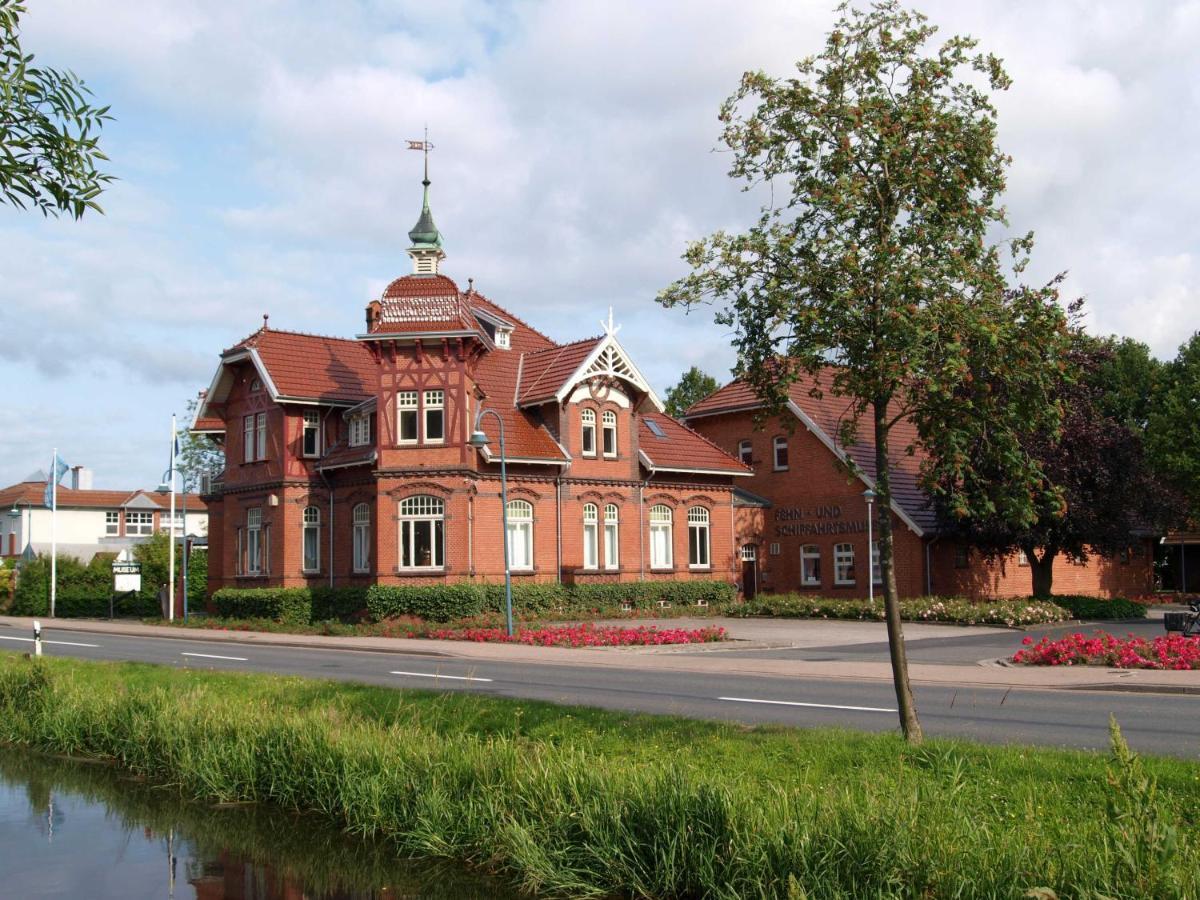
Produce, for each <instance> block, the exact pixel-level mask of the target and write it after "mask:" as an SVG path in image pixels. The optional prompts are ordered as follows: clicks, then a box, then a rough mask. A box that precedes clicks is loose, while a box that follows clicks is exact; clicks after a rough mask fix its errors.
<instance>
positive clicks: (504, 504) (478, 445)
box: [467, 408, 513, 637]
mask: <svg viewBox="0 0 1200 900" xmlns="http://www.w3.org/2000/svg"><path fill="white" fill-rule="evenodd" d="M487 415H490V416H495V417H496V424H497V425H499V426H500V539H501V542H502V543H503V546H504V613H505V621H506V622H507V625H508V636H509V637H512V634H513V612H512V570H511V569H510V568H509V565H508V470H507V467H506V466H505V462H504V420H503V419H501V418H500V414H499V413H498V412H496V411H495V410H494V409H483V408H480V410H479V412H478V413H477V414H476V416H475V428H474V430H473V431H472V432H471V437H470V438H469V439H468V441H467V443H469V444H470V445H471V446H472V447H474V448H475V449H476V450H482V449H483V448H484V447H486V446H487V443H488V436H487V435H486V434H484V433H483V430H482V429H481V428H480V427H479V423H480V422H482V421H483V417H484V416H487Z"/></svg>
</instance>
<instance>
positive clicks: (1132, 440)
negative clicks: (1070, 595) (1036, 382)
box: [942, 330, 1172, 598]
mask: <svg viewBox="0 0 1200 900" xmlns="http://www.w3.org/2000/svg"><path fill="white" fill-rule="evenodd" d="M1123 352H1124V354H1125V356H1124V357H1122V356H1120V355H1118V350H1117V345H1115V344H1114V343H1113V342H1112V341H1103V340H1097V339H1095V338H1092V337H1089V336H1088V335H1086V334H1084V333H1083V332H1082V331H1081V330H1073V331H1072V335H1071V350H1070V354H1069V355H1068V357H1067V358H1066V363H1067V367H1066V368H1065V369H1064V371H1063V372H1062V373H1061V374H1060V376H1059V378H1058V384H1057V386H1056V388H1055V393H1056V394H1057V396H1058V397H1059V399H1060V401H1061V402H1062V404H1063V406H1064V408H1065V412H1064V417H1063V422H1062V429H1061V430H1060V431H1059V432H1046V431H1044V430H1041V429H1039V428H1038V427H1036V425H1030V426H1028V427H1025V428H1022V429H1021V430H1020V433H1019V441H1020V447H1021V450H1022V452H1023V453H1025V454H1026V455H1027V456H1028V457H1029V458H1030V459H1032V460H1035V461H1036V462H1037V464H1038V466H1039V468H1040V469H1041V471H1042V472H1043V473H1044V475H1045V478H1046V485H1047V486H1048V487H1049V488H1050V489H1049V490H1042V491H1039V492H1038V493H1037V494H1036V495H1035V500H1034V503H1033V507H1032V509H1033V512H1034V517H1033V518H1032V519H1031V520H1028V521H1025V522H1021V521H1017V520H1014V519H1013V518H1011V517H1009V516H1005V515H1002V514H1000V513H999V512H996V513H991V514H989V513H987V512H985V511H980V512H978V513H976V514H975V515H971V516H954V515H949V516H947V518H949V519H951V520H952V522H953V525H954V527H955V529H956V531H957V532H958V533H959V534H960V535H961V536H962V537H963V538H964V539H966V540H968V541H970V542H971V544H972V545H974V546H975V547H977V548H979V549H980V550H981V551H982V552H983V553H984V555H985V556H991V557H1003V556H1008V555H1009V554H1011V553H1013V552H1015V551H1016V550H1022V551H1024V553H1025V555H1026V557H1027V558H1028V560H1029V565H1030V570H1031V573H1032V577H1033V593H1034V596H1037V597H1045V598H1048V597H1049V596H1050V593H1051V590H1052V588H1053V582H1052V577H1053V566H1054V560H1055V558H1056V557H1057V556H1059V555H1060V554H1062V555H1065V556H1066V557H1067V558H1068V559H1071V560H1073V561H1078V562H1084V561H1086V560H1087V558H1088V556H1089V554H1093V553H1097V554H1102V555H1105V556H1109V557H1111V556H1114V555H1116V554H1117V553H1119V552H1122V551H1123V550H1125V549H1127V548H1128V547H1129V545H1130V544H1131V543H1133V542H1135V541H1136V540H1137V538H1136V536H1135V535H1136V534H1137V533H1138V532H1139V531H1142V530H1145V529H1146V528H1148V527H1153V526H1154V525H1155V524H1160V525H1165V524H1166V523H1167V521H1169V520H1170V518H1171V514H1170V510H1171V508H1172V502H1171V499H1170V497H1169V495H1168V494H1167V492H1166V491H1165V490H1164V489H1163V488H1162V486H1161V485H1160V483H1159V481H1158V480H1157V479H1156V478H1155V477H1154V474H1153V472H1152V471H1151V469H1150V466H1149V464H1148V462H1147V459H1146V456H1145V452H1144V449H1143V444H1142V437H1141V434H1140V433H1139V431H1138V430H1136V429H1137V426H1136V424H1135V425H1134V426H1133V427H1130V426H1129V425H1126V424H1125V423H1124V422H1123V421H1121V420H1120V419H1118V418H1115V417H1114V415H1116V416H1120V417H1122V418H1125V417H1134V418H1136V416H1138V415H1140V411H1139V410H1138V409H1137V408H1135V407H1134V406H1133V405H1131V403H1132V401H1131V397H1132V395H1133V393H1134V392H1135V391H1137V390H1139V389H1140V384H1139V383H1136V382H1135V383H1133V384H1129V385H1122V384H1120V383H1117V382H1115V381H1114V380H1113V379H1114V378H1116V377H1118V376H1119V375H1120V374H1121V372H1122V371H1123V370H1124V368H1126V367H1128V365H1129V362H1128V358H1129V357H1130V356H1136V354H1135V352H1134V351H1132V350H1130V349H1128V348H1127V349H1126V350H1125V351H1123ZM1110 413H1113V414H1114V415H1110ZM992 477H994V478H996V479H1003V478H1004V477H1006V471H1005V470H1004V468H999V469H997V470H996V471H995V472H993V474H992ZM949 493H950V492H949V490H948V491H947V492H946V493H944V494H943V495H942V496H943V511H944V512H952V510H950V509H948V508H947V507H948V503H947V501H946V499H945V498H946V497H948V496H949Z"/></svg>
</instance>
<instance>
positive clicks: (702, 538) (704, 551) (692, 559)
mask: <svg viewBox="0 0 1200 900" xmlns="http://www.w3.org/2000/svg"><path fill="white" fill-rule="evenodd" d="M708 518H709V516H708V510H707V509H705V508H704V507H703V506H693V507H692V508H691V509H689V510H688V566H689V567H690V568H693V569H707V568H708V567H709V565H710V562H709V552H708V551H709V540H708V539H709V534H708Z"/></svg>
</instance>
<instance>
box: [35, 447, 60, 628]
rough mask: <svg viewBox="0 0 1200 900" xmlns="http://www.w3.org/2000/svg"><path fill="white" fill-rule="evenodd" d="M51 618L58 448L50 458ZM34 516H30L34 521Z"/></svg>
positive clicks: (55, 575) (55, 569) (55, 590)
mask: <svg viewBox="0 0 1200 900" xmlns="http://www.w3.org/2000/svg"><path fill="white" fill-rule="evenodd" d="M50 478H51V484H50V618H52V619H53V618H54V601H55V599H56V598H57V596H58V448H57V447H55V448H54V453H53V454H52V455H51V456H50ZM32 518H33V516H32V515H31V516H30V519H32Z"/></svg>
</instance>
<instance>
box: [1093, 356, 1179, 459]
mask: <svg viewBox="0 0 1200 900" xmlns="http://www.w3.org/2000/svg"><path fill="white" fill-rule="evenodd" d="M1103 345H1104V347H1105V348H1106V350H1107V352H1105V353H1104V354H1102V358H1100V359H1097V360H1096V365H1097V372H1096V376H1097V377H1096V383H1097V385H1098V386H1099V389H1100V396H1099V398H1098V400H1099V404H1100V410H1101V411H1102V412H1103V414H1104V415H1106V416H1109V417H1110V418H1113V419H1115V420H1116V421H1118V422H1120V423H1121V424H1123V425H1125V426H1127V427H1129V428H1131V429H1132V430H1133V431H1135V432H1137V433H1138V434H1143V435H1144V434H1145V432H1146V428H1147V427H1148V425H1149V423H1150V413H1151V411H1152V409H1153V407H1154V403H1155V398H1156V397H1157V395H1158V393H1159V391H1160V390H1161V388H1162V382H1163V375H1164V372H1163V364H1162V363H1161V362H1159V361H1158V360H1157V359H1155V358H1154V357H1153V356H1152V355H1151V354H1150V348H1149V347H1147V346H1146V345H1145V344H1143V343H1142V342H1141V341H1135V340H1134V339H1133V338H1122V337H1117V336H1116V335H1114V336H1112V337H1110V338H1105V339H1104V341H1103Z"/></svg>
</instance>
